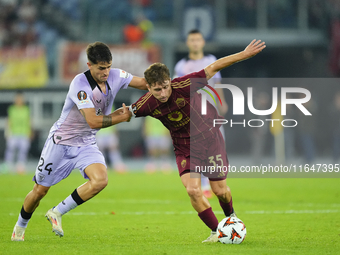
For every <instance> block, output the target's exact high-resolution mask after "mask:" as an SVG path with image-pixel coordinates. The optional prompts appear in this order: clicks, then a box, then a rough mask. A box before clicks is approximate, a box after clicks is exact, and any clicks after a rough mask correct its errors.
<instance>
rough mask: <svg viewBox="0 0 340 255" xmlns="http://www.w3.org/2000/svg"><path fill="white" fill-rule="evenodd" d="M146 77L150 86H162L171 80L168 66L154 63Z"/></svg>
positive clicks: (147, 71)
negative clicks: (159, 84) (158, 84)
mask: <svg viewBox="0 0 340 255" xmlns="http://www.w3.org/2000/svg"><path fill="white" fill-rule="evenodd" d="M144 77H145V80H146V82H147V83H148V84H149V86H152V85H153V84H156V83H157V82H158V83H161V84H162V83H163V82H164V81H165V80H168V79H170V71H169V69H168V67H167V66H166V65H164V64H162V63H154V64H152V65H151V66H149V67H148V69H146V70H145V72H144Z"/></svg>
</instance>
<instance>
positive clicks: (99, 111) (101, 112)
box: [96, 108, 103, 116]
mask: <svg viewBox="0 0 340 255" xmlns="http://www.w3.org/2000/svg"><path fill="white" fill-rule="evenodd" d="M96 114H97V116H99V115H103V111H102V109H101V108H98V110H97V112H96Z"/></svg>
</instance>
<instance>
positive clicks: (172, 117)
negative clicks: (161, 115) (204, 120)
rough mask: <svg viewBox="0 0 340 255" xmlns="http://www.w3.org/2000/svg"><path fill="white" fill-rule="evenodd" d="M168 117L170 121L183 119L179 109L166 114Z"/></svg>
mask: <svg viewBox="0 0 340 255" xmlns="http://www.w3.org/2000/svg"><path fill="white" fill-rule="evenodd" d="M168 119H169V120H171V121H180V120H181V119H183V114H182V113H181V112H180V111H174V112H171V113H169V114H168Z"/></svg>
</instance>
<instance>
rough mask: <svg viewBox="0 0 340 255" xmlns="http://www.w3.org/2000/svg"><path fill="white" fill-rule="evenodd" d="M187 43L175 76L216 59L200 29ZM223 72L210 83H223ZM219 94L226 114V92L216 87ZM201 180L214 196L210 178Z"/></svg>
mask: <svg viewBox="0 0 340 255" xmlns="http://www.w3.org/2000/svg"><path fill="white" fill-rule="evenodd" d="M186 45H187V47H188V50H189V54H188V56H187V57H185V58H182V59H181V60H180V61H178V62H177V64H176V65H175V75H174V77H181V76H184V75H186V74H189V73H192V72H198V71H200V70H202V69H203V68H205V67H207V66H208V65H210V64H211V63H213V62H214V61H216V57H215V56H214V55H211V54H204V51H203V48H204V46H205V40H204V38H203V35H202V33H201V32H200V31H199V30H198V29H192V30H191V31H189V33H188V35H187V40H186ZM221 78H222V76H221V73H220V72H218V73H217V74H216V75H215V76H214V77H213V78H212V79H210V80H209V85H210V86H212V87H215V84H217V83H221ZM216 91H217V93H218V95H219V96H220V98H221V102H222V104H220V102H219V100H218V99H217V96H216V95H215V94H214V93H213V95H214V97H215V101H216V103H217V110H218V112H219V114H220V115H221V116H223V115H225V114H226V113H227V111H228V105H227V102H226V101H225V98H224V92H223V90H222V89H220V88H216ZM200 93H205V92H204V91H202V90H200ZM207 100H208V101H209V102H210V103H211V104H212V105H214V106H215V107H216V103H215V102H214V100H213V99H212V98H211V97H210V96H209V95H207ZM220 130H221V133H222V136H223V138H224V139H225V133H224V128H223V125H222V126H221V128H220ZM201 176H202V180H201V185H202V191H203V194H204V195H205V196H206V197H207V198H211V197H212V192H211V188H210V184H209V179H208V178H207V177H205V176H203V175H201Z"/></svg>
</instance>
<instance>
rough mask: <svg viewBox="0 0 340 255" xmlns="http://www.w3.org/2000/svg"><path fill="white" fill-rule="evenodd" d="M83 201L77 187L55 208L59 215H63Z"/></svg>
mask: <svg viewBox="0 0 340 255" xmlns="http://www.w3.org/2000/svg"><path fill="white" fill-rule="evenodd" d="M84 202H85V201H84V200H82V199H81V198H80V196H79V194H78V192H77V189H75V190H74V191H73V193H72V194H71V195H69V196H68V197H67V198H66V199H65V200H63V201H62V202H60V203H59V204H58V205H57V207H56V209H57V210H58V211H59V212H60V213H61V215H64V214H65V213H67V212H69V211H71V210H72V209H74V208H76V207H77V206H78V205H81V204H82V203H84Z"/></svg>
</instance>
